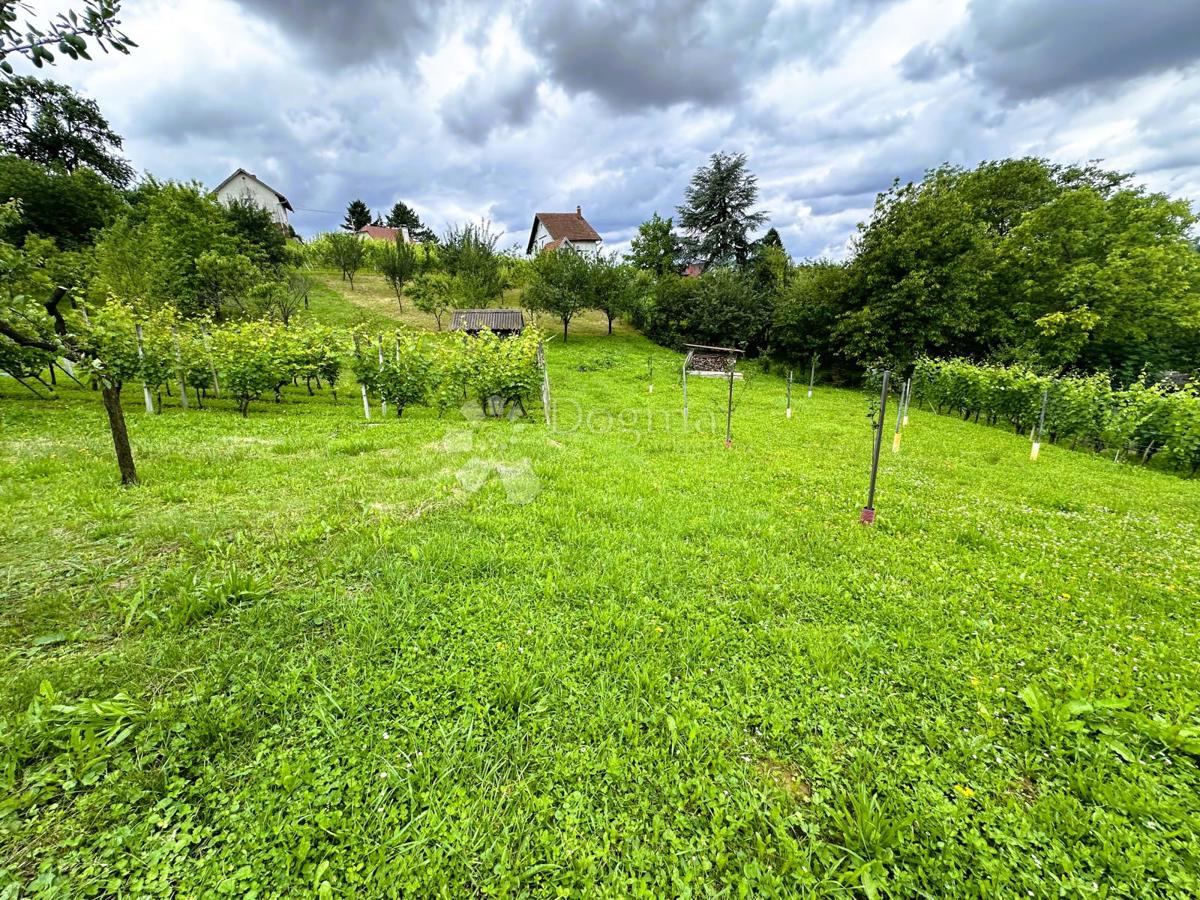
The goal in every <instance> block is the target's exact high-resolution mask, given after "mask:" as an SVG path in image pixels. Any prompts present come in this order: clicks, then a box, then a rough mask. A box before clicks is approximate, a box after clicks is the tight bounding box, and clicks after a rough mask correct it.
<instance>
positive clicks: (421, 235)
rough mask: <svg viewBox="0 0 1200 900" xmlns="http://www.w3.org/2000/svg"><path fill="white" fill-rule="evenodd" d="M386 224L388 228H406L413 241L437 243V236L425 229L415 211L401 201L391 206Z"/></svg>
mask: <svg viewBox="0 0 1200 900" xmlns="http://www.w3.org/2000/svg"><path fill="white" fill-rule="evenodd" d="M386 224H387V226H388V228H407V229H408V235H409V237H410V238H412V239H413V240H414V241H419V242H421V243H437V236H436V235H434V233H433V232H432V231H430V230H429V229H428V228H426V227H425V223H424V222H422V221H421V217H420V216H419V215H417V211H416V210H415V209H413V208H412V207H411V206H409V205H408V204H407V203H405V202H404V201H403V200H397V201H396V202H395V203H393V204H392V208H391V211H390V212H388V214H387V221H386Z"/></svg>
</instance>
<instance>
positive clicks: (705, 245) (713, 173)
mask: <svg viewBox="0 0 1200 900" xmlns="http://www.w3.org/2000/svg"><path fill="white" fill-rule="evenodd" d="M685 199H686V201H687V202H686V203H685V204H684V205H683V206H680V207H679V208H678V212H679V224H680V225H681V226H683V228H684V229H685V230H686V231H687V233H688V236H687V239H686V242H685V243H686V247H687V250H688V253H689V254H690V256H691V257H692V258H693V259H697V260H702V261H703V262H704V263H705V264H706V265H709V266H711V265H713V264H728V263H737V264H738V265H739V266H741V265H744V264H745V263H746V260H747V259H749V257H750V251H751V241H750V238H749V236H748V235H749V232H750V231H751V230H752V229H754V228H758V227H759V226H761V225H762V224H763V223H764V222H765V221H766V220H767V214H766V213H765V212H761V211H760V212H754V211H753V207H754V204H755V203H756V202H757V200H758V179H757V178H755V177H754V175H752V174H751V173H750V171H749V170H748V169H747V168H746V156H745V154H743V153H737V154H729V153H714V154H713V155H712V156H711V157H710V158H709V162H708V165H706V166H701V167H700V168H699V169H697V170H696V174H695V175H693V176H692V181H691V184H689V185H688V188H687V192H686V193H685Z"/></svg>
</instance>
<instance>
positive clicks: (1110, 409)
mask: <svg viewBox="0 0 1200 900" xmlns="http://www.w3.org/2000/svg"><path fill="white" fill-rule="evenodd" d="M913 392H914V396H915V397H916V398H917V400H918V402H921V403H926V404H928V405H929V406H931V407H932V408H934V409H936V410H937V411H938V412H940V413H956V414H958V415H961V416H962V417H963V418H964V419H973V420H974V421H976V422H979V421H984V422H986V423H987V424H989V425H1006V426H1011V427H1012V428H1013V429H1014V430H1016V432H1017V433H1018V434H1027V433H1029V432H1030V430H1031V429H1032V428H1034V427H1036V425H1037V422H1038V416H1039V415H1040V412H1041V407H1042V398H1043V396H1045V398H1046V419H1045V426H1044V428H1043V432H1042V434H1043V438H1042V439H1043V440H1047V441H1049V442H1051V443H1056V442H1070V444H1071V446H1073V447H1083V448H1087V449H1091V450H1094V451H1097V452H1099V451H1108V452H1110V453H1112V454H1113V455H1114V458H1117V459H1119V458H1121V457H1122V456H1136V457H1137V458H1138V459H1140V460H1141V461H1142V462H1143V463H1144V462H1149V461H1150V460H1151V459H1152V458H1154V457H1156V456H1157V457H1160V458H1161V459H1163V460H1165V461H1166V462H1167V464H1168V465H1169V466H1171V467H1172V468H1174V469H1177V470H1179V471H1183V472H1186V473H1187V474H1189V475H1195V474H1196V472H1197V471H1198V470H1200V385H1196V384H1189V385H1186V386H1183V387H1179V386H1176V385H1170V384H1148V383H1145V382H1137V383H1134V384H1133V385H1131V386H1129V387H1128V388H1114V387H1113V386H1112V383H1111V382H1110V380H1109V378H1108V376H1106V375H1102V374H1098V375H1089V376H1077V377H1071V376H1067V377H1061V378H1054V377H1050V376H1046V375H1039V374H1037V373H1036V372H1033V371H1031V370H1029V369H1026V368H1024V367H1021V366H1007V367H1006V366H991V365H977V364H975V363H972V362H969V361H967V360H963V359H948V360H933V359H920V360H918V361H917V363H916V365H915V368H914V371H913Z"/></svg>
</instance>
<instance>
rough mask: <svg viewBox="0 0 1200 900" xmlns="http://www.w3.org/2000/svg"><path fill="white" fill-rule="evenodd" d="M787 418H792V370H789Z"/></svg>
mask: <svg viewBox="0 0 1200 900" xmlns="http://www.w3.org/2000/svg"><path fill="white" fill-rule="evenodd" d="M787 417H788V418H789V419H790V418H791V417H792V370H791V369H788V378H787Z"/></svg>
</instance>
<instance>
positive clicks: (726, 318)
mask: <svg viewBox="0 0 1200 900" xmlns="http://www.w3.org/2000/svg"><path fill="white" fill-rule="evenodd" d="M771 311H772V309H771V297H770V295H769V294H767V293H766V292H764V291H763V290H762V289H761V288H759V286H758V285H757V284H756V283H755V282H754V280H753V279H752V278H751V277H749V276H748V275H745V274H742V273H740V272H737V271H736V270H734V269H730V268H726V267H719V268H715V269H710V270H708V271H707V272H705V273H704V274H703V275H700V276H698V277H696V278H681V277H679V276H668V277H665V278H662V279H659V281H658V284H657V285H656V286H655V295H654V313H653V317H652V320H651V332H650V333H651V336H652V337H654V339H655V340H658V341H660V342H661V343H665V344H669V345H678V344H679V343H681V342H689V343H697V344H711V345H717V346H723V347H739V348H746V349H756V348H760V347H762V346H763V344H764V343H765V339H766V332H767V328H768V326H769V325H770V322H771Z"/></svg>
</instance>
